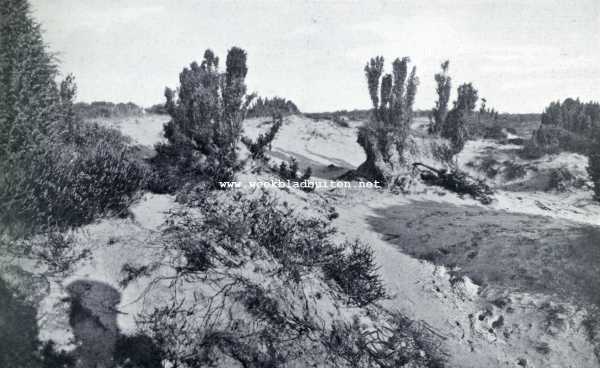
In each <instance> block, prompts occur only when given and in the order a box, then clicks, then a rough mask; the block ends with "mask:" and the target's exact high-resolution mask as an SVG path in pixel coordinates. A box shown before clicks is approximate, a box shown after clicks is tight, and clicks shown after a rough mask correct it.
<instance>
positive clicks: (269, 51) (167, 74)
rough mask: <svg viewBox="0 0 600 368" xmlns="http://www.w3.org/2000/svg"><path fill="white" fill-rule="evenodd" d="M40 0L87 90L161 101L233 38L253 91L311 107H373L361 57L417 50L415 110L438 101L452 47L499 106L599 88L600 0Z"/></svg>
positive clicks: (457, 79)
mask: <svg viewBox="0 0 600 368" xmlns="http://www.w3.org/2000/svg"><path fill="white" fill-rule="evenodd" d="M31 2H32V6H33V10H34V16H35V18H36V19H37V20H38V21H39V22H40V23H42V26H43V29H44V31H45V33H44V37H45V40H46V41H47V42H48V44H49V45H50V47H51V49H52V50H53V51H56V52H58V53H59V58H60V60H61V66H60V69H61V72H62V73H63V74H67V73H73V74H74V75H75V77H76V82H77V85H78V100H80V101H93V100H106V101H113V102H126V101H133V102H135V103H137V104H140V105H143V106H148V105H151V104H154V103H160V102H163V101H164V98H163V91H164V87H165V86H170V87H176V86H177V80H178V75H179V72H180V71H181V69H182V68H183V67H184V66H186V65H188V64H189V63H190V62H191V61H194V60H197V61H201V59H202V55H203V54H204V50H205V49H206V48H211V49H213V50H214V51H215V52H216V53H217V54H218V55H219V56H220V57H221V59H222V60H223V62H222V65H223V64H224V60H225V56H226V52H227V50H228V49H229V48H230V47H232V46H239V47H242V48H244V49H245V50H246V51H247V52H248V67H249V73H248V78H247V84H248V89H249V91H255V92H257V93H258V94H260V95H262V96H273V95H278V96H282V97H285V98H288V99H291V100H293V101H294V102H295V103H296V104H297V105H298V106H299V108H300V109H301V110H302V111H306V112H314V111H326V110H338V109H353V108H366V107H369V105H370V102H369V101H370V100H369V97H368V92H367V87H366V82H365V77H364V72H363V67H364V64H365V62H366V61H367V60H368V59H369V58H370V57H372V56H376V55H383V56H384V57H385V59H386V70H387V71H390V70H391V62H392V60H393V59H395V58H396V57H403V56H410V58H411V60H412V61H413V63H414V64H415V65H416V66H417V75H418V76H419V78H420V80H421V84H420V86H419V90H418V93H417V99H416V107H417V108H422V109H426V108H431V107H432V106H433V104H434V100H435V84H434V81H433V75H434V73H435V72H437V70H439V64H440V63H441V62H442V61H443V60H445V59H450V72H451V75H452V77H453V93H454V94H455V93H456V87H457V86H458V84H459V83H463V82H473V83H474V85H475V87H476V88H478V90H479V94H480V96H482V97H486V98H487V100H488V105H490V106H493V107H495V108H496V109H499V110H500V111H503V112H541V111H542V109H543V108H544V106H546V105H547V104H548V103H549V102H550V101H553V100H557V99H563V98H565V97H580V98H581V99H583V100H591V99H593V100H600V0H568V1H567V0H479V1H475V0H452V1H431V0H410V1H382V0H381V1H373V0H369V1H366V0H365V1H318V2H317V1H305V0H304V1H198V0H177V1H175V0H170V1H168V0H32V1H31ZM452 98H454V95H453V97H452Z"/></svg>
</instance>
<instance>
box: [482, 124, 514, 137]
mask: <svg viewBox="0 0 600 368" xmlns="http://www.w3.org/2000/svg"><path fill="white" fill-rule="evenodd" d="M507 137H508V136H507V135H506V133H505V132H504V130H503V129H502V126H500V125H497V124H495V125H492V126H489V127H487V128H485V132H484V134H483V138H485V139H494V140H497V141H503V140H505V139H506V138H507Z"/></svg>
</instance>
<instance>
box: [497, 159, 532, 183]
mask: <svg viewBox="0 0 600 368" xmlns="http://www.w3.org/2000/svg"><path fill="white" fill-rule="evenodd" d="M502 164H503V165H504V177H505V178H506V180H515V179H519V178H522V177H524V176H525V175H527V168H526V166H524V165H520V164H517V163H514V162H513V161H504V162H503V163H502Z"/></svg>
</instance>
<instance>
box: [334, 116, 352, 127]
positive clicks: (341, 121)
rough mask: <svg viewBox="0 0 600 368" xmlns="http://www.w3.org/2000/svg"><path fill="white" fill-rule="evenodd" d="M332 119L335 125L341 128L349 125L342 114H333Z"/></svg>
mask: <svg viewBox="0 0 600 368" xmlns="http://www.w3.org/2000/svg"><path fill="white" fill-rule="evenodd" d="M332 121H333V123H334V124H335V125H337V126H339V127H342V128H349V127H350V124H348V120H347V119H346V118H345V117H343V116H339V115H334V116H333V119H332Z"/></svg>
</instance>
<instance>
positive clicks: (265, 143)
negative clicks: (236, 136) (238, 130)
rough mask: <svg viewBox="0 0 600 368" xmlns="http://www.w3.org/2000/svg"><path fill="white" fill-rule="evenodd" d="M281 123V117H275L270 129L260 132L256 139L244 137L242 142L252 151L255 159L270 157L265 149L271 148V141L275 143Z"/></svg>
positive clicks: (263, 159) (251, 155) (265, 159)
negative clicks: (266, 154)
mask: <svg viewBox="0 0 600 368" xmlns="http://www.w3.org/2000/svg"><path fill="white" fill-rule="evenodd" d="M281 125H282V120H281V117H279V118H275V119H274V120H273V122H272V125H271V127H270V128H269V131H267V132H266V133H261V134H259V135H258V138H256V141H252V140H251V139H250V138H247V137H242V143H243V144H244V145H245V146H246V148H248V150H249V151H250V157H251V158H252V159H253V160H261V161H264V162H267V161H268V157H266V156H265V151H266V150H267V149H268V150H271V143H273V140H274V139H275V136H276V135H277V132H279V129H280V128H281Z"/></svg>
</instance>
